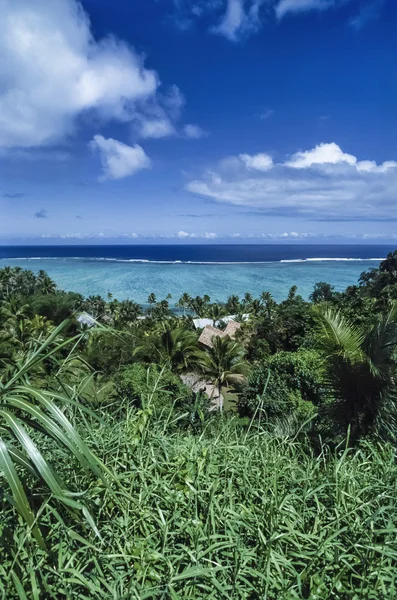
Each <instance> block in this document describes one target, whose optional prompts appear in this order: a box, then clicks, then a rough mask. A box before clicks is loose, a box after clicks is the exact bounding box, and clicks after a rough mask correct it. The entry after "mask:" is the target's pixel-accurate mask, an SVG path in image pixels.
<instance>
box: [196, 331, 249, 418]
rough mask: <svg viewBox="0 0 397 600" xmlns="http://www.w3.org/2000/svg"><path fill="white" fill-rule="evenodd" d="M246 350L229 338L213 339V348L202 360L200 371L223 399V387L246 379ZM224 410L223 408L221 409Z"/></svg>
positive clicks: (208, 349)
mask: <svg viewBox="0 0 397 600" xmlns="http://www.w3.org/2000/svg"><path fill="white" fill-rule="evenodd" d="M244 357H245V349H244V348H243V347H242V346H241V345H240V344H238V343H237V342H235V341H233V340H231V339H230V338H229V337H228V336H226V337H218V336H214V337H213V338H212V347H210V348H207V349H206V351H205V352H204V353H203V354H202V356H201V360H200V369H201V370H202V371H203V373H205V375H206V376H207V377H208V378H209V379H210V380H211V381H212V382H213V384H214V386H215V387H216V388H217V390H218V396H219V398H220V397H221V394H222V386H224V385H230V384H233V383H238V382H240V381H242V380H243V379H244V375H245V373H246V371H247V363H246V361H245V359H244ZM220 408H221V410H222V406H221V407H220Z"/></svg>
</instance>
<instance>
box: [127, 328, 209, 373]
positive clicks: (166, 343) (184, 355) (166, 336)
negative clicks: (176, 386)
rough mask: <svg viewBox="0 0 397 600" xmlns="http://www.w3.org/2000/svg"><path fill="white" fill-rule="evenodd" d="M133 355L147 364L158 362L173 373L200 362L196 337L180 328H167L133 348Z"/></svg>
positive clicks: (191, 332)
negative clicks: (141, 358) (147, 362)
mask: <svg viewBox="0 0 397 600" xmlns="http://www.w3.org/2000/svg"><path fill="white" fill-rule="evenodd" d="M134 354H135V355H136V356H141V357H144V358H145V359H147V360H148V361H149V362H159V364H160V365H162V366H167V367H168V368H169V369H171V370H173V371H184V370H187V369H189V368H192V367H194V366H195V365H197V364H198V362H199V360H200V351H199V348H198V345H197V335H196V334H195V333H194V332H193V331H188V330H187V329H183V328H182V327H176V328H175V329H169V328H168V327H167V328H166V329H165V331H163V332H162V333H160V334H158V335H157V336H155V337H154V338H151V339H148V341H147V342H146V343H145V344H143V345H141V346H139V347H137V348H135V350H134Z"/></svg>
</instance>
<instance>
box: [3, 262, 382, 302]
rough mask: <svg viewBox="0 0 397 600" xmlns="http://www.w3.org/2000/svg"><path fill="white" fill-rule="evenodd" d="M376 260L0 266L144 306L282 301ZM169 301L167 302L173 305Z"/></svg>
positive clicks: (351, 276) (349, 279) (355, 273)
mask: <svg viewBox="0 0 397 600" xmlns="http://www.w3.org/2000/svg"><path fill="white" fill-rule="evenodd" d="M378 264H379V260H375V259H372V260H366V259H348V260H343V259H340V258H339V259H332V260H326V259H321V260H320V259H309V260H300V259H297V260H292V261H286V262H282V261H281V262H280V261H277V262H263V263H248V264H238V263H233V264H227V263H223V264H219V263H209V264H186V263H174V262H170V263H164V262H134V261H129V260H126V261H118V260H105V259H103V260H98V259H88V258H59V257H58V258H40V259H38V258H25V259H22V258H14V259H12V258H4V259H1V260H0V268H2V267H4V266H6V265H10V266H20V267H23V268H26V269H31V270H32V271H34V272H37V271H38V270H39V269H43V270H45V271H47V273H48V274H49V275H50V276H51V277H52V278H53V279H54V280H55V282H56V283H57V285H58V287H59V288H61V289H64V290H68V291H75V292H79V293H81V294H83V295H84V296H89V295H94V294H100V295H101V296H103V297H106V296H107V294H108V293H109V292H111V293H112V294H113V297H114V298H118V299H119V300H124V299H127V298H129V299H132V300H135V301H136V302H139V303H140V304H146V302H147V297H148V295H149V294H150V293H151V292H154V293H155V294H156V296H157V298H158V299H162V298H165V297H166V295H167V294H168V293H170V294H171V295H172V301H174V302H176V301H177V300H178V298H179V297H180V296H181V295H182V294H183V293H184V292H188V293H189V294H190V295H192V296H196V295H203V294H208V295H209V296H210V297H211V299H212V300H213V301H218V302H222V301H225V300H226V299H227V297H228V296H230V295H231V294H237V295H240V296H242V295H244V293H245V292H250V293H251V294H252V295H253V296H259V294H260V293H261V292H263V291H264V290H266V291H269V292H271V294H272V295H273V296H274V298H275V299H276V300H277V301H280V300H283V299H284V298H285V297H286V296H287V294H288V290H289V288H290V287H291V285H297V286H298V291H299V293H300V294H301V295H302V296H303V297H304V298H308V296H309V294H310V292H311V291H312V289H313V286H314V284H315V283H316V282H318V281H327V282H329V283H331V284H332V285H334V286H335V289H336V290H339V291H341V290H343V289H345V288H346V287H347V286H348V285H351V284H354V283H357V281H358V278H359V276H360V274H361V273H362V272H363V271H365V270H367V269H369V268H372V267H376V266H378ZM172 301H171V303H172Z"/></svg>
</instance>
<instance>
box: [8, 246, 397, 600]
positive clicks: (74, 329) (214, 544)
mask: <svg viewBox="0 0 397 600" xmlns="http://www.w3.org/2000/svg"><path fill="white" fill-rule="evenodd" d="M297 292H298V290H297V289H296V287H292V288H291V290H290V292H289V294H288V297H287V298H286V299H285V300H284V301H283V302H280V303H276V302H275V301H274V299H273V298H272V297H271V295H270V294H269V293H267V292H263V294H261V296H260V297H259V298H253V297H252V296H251V295H250V294H246V295H245V296H244V297H243V298H239V297H238V296H231V297H230V298H229V299H228V301H227V302H226V303H224V304H221V303H217V302H212V301H211V299H210V298H209V297H208V296H206V295H204V296H203V297H195V298H191V297H190V296H189V294H187V293H186V294H183V296H182V297H181V298H180V299H179V300H178V301H177V302H176V303H175V306H172V304H171V300H172V299H171V298H170V297H167V298H166V299H160V300H158V299H157V298H156V297H155V295H154V294H151V295H150V296H149V298H148V302H147V305H146V306H139V305H138V304H136V303H135V302H133V301H132V300H127V301H123V302H120V301H118V300H116V299H113V298H112V297H111V296H109V297H108V298H106V299H105V298H101V297H99V296H92V297H89V298H83V297H82V296H80V295H79V294H76V293H73V292H64V291H62V290H58V289H57V287H56V285H55V283H54V282H53V281H52V280H51V279H50V278H49V277H48V275H47V274H46V273H44V272H42V271H40V272H39V273H38V274H37V275H35V274H33V273H32V272H30V271H25V270H22V269H19V268H10V267H6V268H5V269H2V270H0V516H1V519H0V540H1V542H0V597H3V598H6V599H9V598H10V599H13V598H19V599H23V600H26V599H27V598H29V599H30V598H33V599H34V600H36V599H40V598H76V597H79V598H109V599H110V598H112V599H115V598H117V599H119V598H120V599H121V598H125V599H130V598H137V599H138V598H139V599H141V598H162V599H166V598H171V599H172V598H175V599H176V598H226V597H227V598H236V599H237V598H247V599H256V598H267V599H269V600H273V599H274V600H276V599H277V600H278V599H281V600H284V599H285V600H292V599H301V598H302V599H311V600H314V599H319V600H325V599H327V600H328V599H333V598H335V599H342V600H359V599H368V600H369V599H372V598H373V599H375V598H376V599H384V600H386V599H387V600H388V599H391V598H393V597H396V595H397V590H396V581H397V578H396V576H395V573H396V566H397V564H396V561H397V543H396V535H395V532H396V530H395V525H394V523H395V521H396V517H397V514H396V512H397V500H396V498H397V495H396V492H397V489H396V481H397V467H396V460H395V459H396V455H395V442H396V433H397V418H396V417H397V416H396V409H397V404H396V400H397V398H396V392H395V387H396V380H397V360H396V347H397V305H395V301H396V300H397V251H396V252H394V253H391V254H390V255H389V256H388V257H387V259H386V260H385V261H383V262H382V263H381V264H380V266H379V268H378V269H371V270H370V271H368V272H366V273H363V274H362V276H361V277H360V280H359V283H358V285H355V286H350V287H348V288H347V289H346V290H345V291H344V292H339V291H336V290H335V289H333V287H332V286H330V285H328V284H327V283H325V282H319V283H317V284H316V286H315V288H314V290H313V293H312V294H311V297H310V301H305V300H304V299H303V298H302V297H301V296H299V294H298V293H297ZM229 315H233V318H234V320H235V321H237V323H239V324H240V327H239V328H237V330H236V328H235V330H234V333H233V334H231V335H232V337H230V336H229V335H226V334H227V333H228V332H229V330H227V331H225V329H226V323H227V317H228V316H229ZM196 316H198V317H202V318H203V317H205V318H208V319H209V322H210V323H211V324H212V325H213V326H216V327H218V329H219V330H220V332H219V335H218V337H213V338H212V340H211V341H210V344H208V340H207V342H206V343H203V338H201V342H200V333H201V330H197V329H196V328H195V326H194V323H193V318H194V317H196ZM223 407H224V408H225V411H219V410H218V408H220V409H222V408H223Z"/></svg>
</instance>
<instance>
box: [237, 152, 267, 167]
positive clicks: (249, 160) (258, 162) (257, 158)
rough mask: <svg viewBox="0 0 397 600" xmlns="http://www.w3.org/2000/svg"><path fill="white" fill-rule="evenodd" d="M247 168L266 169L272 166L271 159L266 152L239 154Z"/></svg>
mask: <svg viewBox="0 0 397 600" xmlns="http://www.w3.org/2000/svg"><path fill="white" fill-rule="evenodd" d="M239 158H240V159H241V160H242V161H243V163H244V164H245V166H246V167H247V169H256V170H257V171H268V170H269V169H271V168H272V166H273V159H272V157H271V156H269V155H268V154H263V153H259V154H254V155H252V156H251V155H250V154H239Z"/></svg>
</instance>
